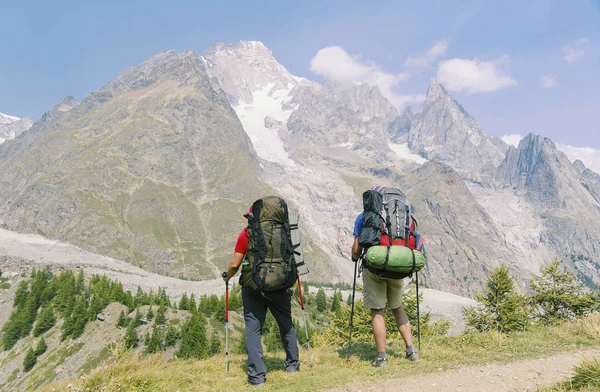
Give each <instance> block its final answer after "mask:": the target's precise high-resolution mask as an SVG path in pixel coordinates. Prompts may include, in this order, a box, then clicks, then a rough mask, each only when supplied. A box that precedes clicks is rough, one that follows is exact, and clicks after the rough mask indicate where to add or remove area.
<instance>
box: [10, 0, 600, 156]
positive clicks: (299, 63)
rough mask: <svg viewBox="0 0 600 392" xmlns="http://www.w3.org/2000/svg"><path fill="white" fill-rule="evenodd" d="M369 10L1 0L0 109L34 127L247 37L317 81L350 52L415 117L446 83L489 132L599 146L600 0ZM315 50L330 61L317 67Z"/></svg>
mask: <svg viewBox="0 0 600 392" xmlns="http://www.w3.org/2000/svg"><path fill="white" fill-rule="evenodd" d="M5 3H6V2H5ZM368 3H370V4H367V2H366V1H363V2H356V1H349V0H346V1H301V2H287V1H256V2H250V1H211V2H208V1H205V2H203V1H175V0H173V1H169V2H162V1H152V0H148V1H138V2H132V1H102V2H92V1H84V0H81V1H70V0H65V1H57V0H55V1H16V0H13V1H11V2H9V3H8V4H3V6H2V23H1V24H0V37H3V40H2V49H1V52H0V53H1V55H0V56H1V57H0V112H3V113H7V114H12V115H16V116H20V117H24V116H28V117H30V118H34V119H36V118H38V117H39V116H40V114H41V113H42V112H43V111H44V110H47V109H49V108H50V107H51V106H52V105H54V104H55V103H57V102H58V101H60V100H61V99H62V98H63V97H64V96H66V95H73V96H75V98H76V99H78V100H81V99H82V98H84V97H85V96H86V95H87V94H89V93H90V92H91V91H94V90H96V89H99V88H100V87H102V85H103V84H105V83H106V82H107V81H108V80H110V79H111V78H113V77H115V76H116V75H117V74H118V73H119V72H120V71H122V70H123V69H125V68H126V67H128V66H129V65H136V64H139V63H141V62H142V61H143V60H145V59H146V58H148V57H150V56H151V55H153V54H155V53H156V52H159V51H161V50H164V49H177V50H185V49H196V50H197V51H198V52H202V51H203V50H205V49H206V48H208V47H209V46H210V45H212V44H214V43H215V42H217V41H223V42H225V43H232V42H234V41H237V40H241V39H246V40H260V41H262V42H263V43H264V44H265V45H266V46H267V47H268V48H270V49H271V50H272V51H273V54H274V56H275V57H276V58H277V60H279V62H281V63H282V64H283V65H284V66H285V67H286V68H288V69H289V70H290V71H291V72H292V73H294V74H295V75H298V76H305V77H308V78H311V79H317V80H323V78H324V77H332V78H336V77H338V76H339V75H336V67H337V63H336V61H340V56H339V55H340V54H342V55H343V54H344V53H345V54H346V55H347V56H348V58H346V60H348V59H350V60H348V61H351V62H352V64H350V66H351V67H358V68H352V70H353V72H354V71H356V70H358V71H357V72H359V73H358V74H359V75H362V76H360V77H365V78H366V79H367V80H369V81H371V80H382V84H385V83H387V84H388V86H387V87H386V86H383V87H384V89H385V88H387V89H388V90H389V94H393V95H394V97H396V98H398V100H397V102H396V103H397V104H401V103H402V102H408V103H409V104H411V105H413V108H414V109H415V110H418V107H419V104H418V101H419V99H422V97H420V96H422V95H423V94H425V93H426V91H427V86H428V84H429V79H430V78H431V77H438V76H439V78H440V79H442V83H443V84H445V85H446V88H447V89H448V90H450V92H451V94H452V95H453V96H454V97H455V98H456V99H457V100H458V101H459V102H460V103H461V104H462V105H463V106H464V107H465V109H466V110H467V111H468V112H469V113H470V114H471V115H472V116H474V117H475V119H476V120H477V121H478V122H479V123H480V125H481V126H483V127H484V128H485V129H486V130H488V131H489V132H490V133H491V134H493V135H496V136H502V135H505V134H519V135H525V134H527V133H529V132H534V133H536V134H541V135H544V136H549V137H551V138H552V139H553V140H555V141H556V142H557V143H564V144H569V145H572V146H579V147H584V146H587V147H593V148H595V149H600V120H599V117H600V116H599V113H600V73H599V70H600V0H573V1H558V0H554V1H553V0H531V1H525V0H523V1H516V0H506V1H484V0H465V1H441V0H440V1H423V2H416V1H369V2H368ZM436 45H437V46H436ZM331 47H334V48H337V52H335V53H334V52H319V50H321V49H324V48H330V49H331ZM431 50H432V51H431ZM428 51H430V52H429V54H428ZM317 53H320V54H321V55H325V54H330V55H331V56H329V57H328V56H323V57H322V58H321V60H323V61H322V62H321V63H320V65H319V64H317V66H315V62H314V61H313V64H312V66H311V60H312V59H313V58H314V57H315V56H316V55H317ZM342 57H343V56H342ZM409 59H410V60H409ZM341 60H343V58H342V59H341ZM328 61H331V63H328ZM361 67H362V68H361ZM338 69H339V68H338ZM353 75H354V74H353ZM542 78H543V79H542ZM403 99H404V101H403ZM599 157H600V155H599ZM598 159H599V162H600V158H598Z"/></svg>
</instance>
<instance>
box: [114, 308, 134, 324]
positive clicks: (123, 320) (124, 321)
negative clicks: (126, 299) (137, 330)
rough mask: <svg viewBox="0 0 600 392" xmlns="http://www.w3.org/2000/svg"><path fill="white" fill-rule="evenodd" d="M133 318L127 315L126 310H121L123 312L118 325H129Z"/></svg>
mask: <svg viewBox="0 0 600 392" xmlns="http://www.w3.org/2000/svg"><path fill="white" fill-rule="evenodd" d="M130 321H131V319H130V318H129V317H127V315H126V314H125V311H123V310H121V314H119V320H118V321H117V327H119V328H124V327H126V326H127V325H129V322H130Z"/></svg>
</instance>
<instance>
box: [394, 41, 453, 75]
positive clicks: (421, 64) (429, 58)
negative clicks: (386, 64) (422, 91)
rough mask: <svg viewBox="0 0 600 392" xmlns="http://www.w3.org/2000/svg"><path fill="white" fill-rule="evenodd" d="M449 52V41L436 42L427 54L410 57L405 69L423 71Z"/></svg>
mask: <svg viewBox="0 0 600 392" xmlns="http://www.w3.org/2000/svg"><path fill="white" fill-rule="evenodd" d="M447 50H448V42H447V41H439V42H436V43H435V44H434V45H433V46H432V47H431V48H429V49H428V50H427V51H426V52H425V53H423V54H420V55H418V56H414V57H409V58H407V59H406V61H405V62H404V67H405V68H409V69H415V68H416V69H423V68H427V67H429V66H430V65H432V64H433V63H434V62H435V60H437V59H438V58H440V57H442V56H444V55H445V54H446V51H447Z"/></svg>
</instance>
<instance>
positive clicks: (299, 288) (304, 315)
mask: <svg viewBox="0 0 600 392" xmlns="http://www.w3.org/2000/svg"><path fill="white" fill-rule="evenodd" d="M298 294H300V307H301V308H302V318H303V319H304V332H306V345H307V347H308V364H309V365H310V367H313V362H312V354H311V353H310V340H308V328H307V327H306V313H305V312H304V299H303V298H302V286H301V285H300V276H298Z"/></svg>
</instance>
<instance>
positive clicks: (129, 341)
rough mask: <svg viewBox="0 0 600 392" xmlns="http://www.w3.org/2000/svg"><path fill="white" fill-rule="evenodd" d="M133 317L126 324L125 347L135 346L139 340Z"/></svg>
mask: <svg viewBox="0 0 600 392" xmlns="http://www.w3.org/2000/svg"><path fill="white" fill-rule="evenodd" d="M136 327H137V325H136V323H135V319H134V320H131V321H130V322H129V325H128V326H127V331H126V332H125V347H126V348H135V347H137V345H138V343H139V342H140V338H139V337H138V334H137V330H136Z"/></svg>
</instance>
